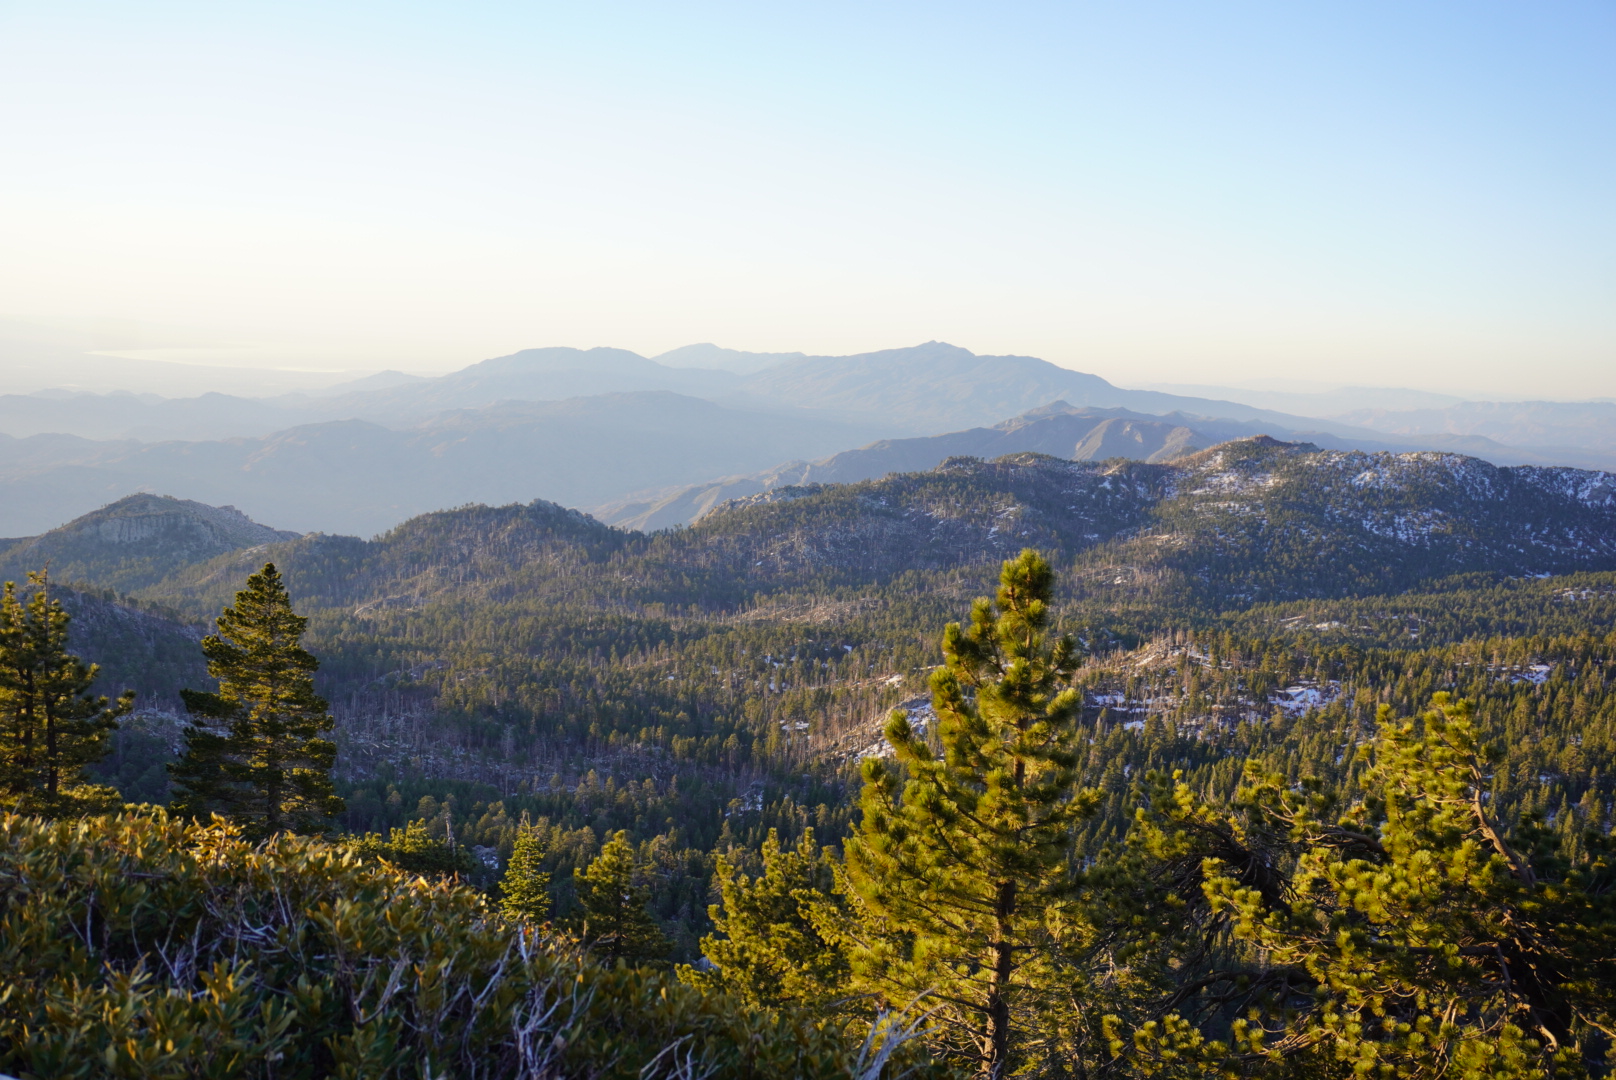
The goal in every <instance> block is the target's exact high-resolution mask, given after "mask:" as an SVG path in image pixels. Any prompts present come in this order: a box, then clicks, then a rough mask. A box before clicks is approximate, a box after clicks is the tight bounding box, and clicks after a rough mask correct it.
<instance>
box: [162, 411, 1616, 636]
mask: <svg viewBox="0 0 1616 1080" xmlns="http://www.w3.org/2000/svg"><path fill="white" fill-rule="evenodd" d="M513 530H514V531H513ZM534 530H538V531H537V532H534ZM535 536H542V538H543V540H542V543H541V542H539V541H537V540H534V539H533V537H535ZM1026 546H1033V547H1039V548H1042V549H1044V550H1047V551H1049V552H1051V553H1052V554H1054V555H1055V556H1056V557H1057V558H1058V559H1060V560H1062V561H1063V562H1066V563H1068V564H1070V565H1073V566H1075V567H1077V568H1079V569H1081V571H1082V573H1081V577H1082V579H1083V581H1084V584H1083V586H1082V588H1083V589H1084V590H1085V591H1086V592H1087V593H1089V594H1091V597H1092V598H1093V599H1094V600H1095V601H1096V602H1101V601H1102V600H1104V602H1106V603H1116V604H1120V605H1124V606H1126V605H1128V604H1133V603H1135V602H1137V600H1138V598H1139V597H1140V596H1141V595H1142V594H1147V593H1148V594H1149V595H1150V596H1152V597H1154V598H1155V601H1154V602H1159V603H1170V604H1182V603H1193V604H1196V605H1200V606H1207V607H1210V608H1214V609H1215V608H1218V607H1220V606H1225V605H1229V604H1240V605H1244V604H1247V603H1250V602H1253V601H1261V600H1283V599H1291V598H1299V597H1309V596H1313V597H1334V596H1345V595H1353V594H1363V593H1371V592H1375V593H1380V592H1388V591H1395V590H1398V589H1402V588H1407V587H1410V586H1412V585H1414V584H1415V583H1418V582H1420V581H1425V580H1429V579H1434V578H1441V577H1446V576H1449V575H1452V574H1458V573H1489V574H1506V575H1507V574H1513V575H1523V574H1537V573H1547V572H1555V573H1566V572H1572V571H1579V570H1607V569H1616V476H1613V475H1612V474H1609V473H1597V472H1586V471H1582V470H1576V469H1563V468H1539V467H1518V468H1499V467H1497V466H1493V465H1489V464H1488V463H1486V462H1483V461H1478V460H1476V459H1474V458H1466V457H1462V456H1459V455H1449V454H1435V453H1415V454H1365V453H1361V452H1355V451H1331V450H1320V449H1319V448H1317V447H1314V446H1310V445H1307V444H1296V443H1282V442H1279V441H1277V440H1274V439H1269V438H1265V437H1259V438H1254V439H1245V440H1239V441H1235V442H1230V443H1224V444H1221V445H1219V446H1217V447H1214V448H1212V449H1210V450H1205V451H1201V452H1199V453H1197V454H1194V455H1191V456H1190V457H1187V458H1184V459H1181V460H1179V461H1176V462H1172V463H1163V464H1150V463H1145V462H1132V461H1121V460H1115V459H1113V460H1108V461H1103V462H1079V461H1066V460H1060V459H1057V458H1053V457H1049V456H1046V455H1041V454H1014V455H1009V456H1007V457H1004V458H1000V459H998V460H996V461H983V460H981V459H979V458H973V457H957V458H951V459H949V460H947V461H945V462H943V464H942V465H941V466H939V467H938V468H936V469H933V470H928V471H925V472H913V473H905V474H900V475H893V476H888V477H886V478H885V479H882V480H869V481H864V482H861V483H856V484H824V485H821V484H808V485H803V486H788V487H780V488H776V489H775V490H773V491H769V492H765V493H761V494H758V495H754V496H751V497H748V498H742V499H737V500H732V501H730V502H727V503H725V504H723V505H721V506H720V507H718V508H717V509H716V510H714V511H713V512H712V513H710V514H709V515H707V516H706V517H705V518H703V519H702V520H701V521H700V522H698V523H697V524H695V525H694V526H692V527H690V528H687V529H682V530H678V531H675V532H668V533H660V534H657V535H653V536H646V535H643V534H636V533H625V532H622V531H620V530H616V529H612V528H608V527H607V526H605V525H602V524H601V523H599V522H597V521H595V520H593V519H591V518H588V517H584V516H582V515H579V514H577V513H576V512H575V511H566V510H563V509H561V508H560V507H556V506H554V505H553V504H547V503H534V504H531V505H530V506H527V507H520V506H517V507H502V508H496V509H489V508H486V507H468V508H466V509H464V510H457V511H449V512H444V513H440V514H433V515H427V516H425V517H422V518H417V519H414V520H412V521H411V522H407V523H406V524H405V525H403V526H400V527H399V528H398V529H395V530H393V531H392V532H390V533H388V534H386V535H385V536H382V537H378V538H377V539H376V540H375V541H371V542H363V541H358V540H352V539H348V538H340V537H305V538H303V539H301V540H298V541H294V542H292V543H291V544H288V545H281V546H280V547H279V548H277V549H275V550H278V551H280V552H281V553H282V556H281V557H283V558H285V559H286V560H287V565H288V568H289V570H288V572H289V573H294V574H295V573H302V572H308V573H311V574H313V575H314V577H313V578H311V584H310V586H309V587H312V588H314V589H315V591H316V592H317V593H318V595H321V596H324V597H326V600H323V601H322V603H332V604H340V605H344V606H346V605H363V604H370V603H377V602H381V603H383V604H384V605H385V604H389V603H397V604H403V605H404V606H409V605H411V604H418V603H421V602H425V601H424V599H423V598H425V597H427V596H428V595H429V594H430V595H438V594H453V593H455V592H456V591H457V590H466V589H469V590H471V591H473V592H477V593H479V594H481V595H488V596H498V595H504V594H505V590H508V589H510V588H513V587H514V585H513V584H512V583H514V582H515V581H517V580H519V579H520V580H523V581H524V582H525V584H524V585H523V586H522V588H523V589H524V590H530V589H531V590H536V593H535V594H534V595H539V594H550V595H556V596H561V595H565V596H568V597H572V598H574V599H577V598H579V597H581V596H592V597H595V598H596V601H598V602H600V603H602V604H606V605H607V606H608V607H616V606H620V605H623V604H628V605H630V606H636V605H639V604H643V603H651V602H655V603H661V604H680V603H690V604H696V605H698V606H700V607H702V608H704V609H710V608H713V607H714V606H716V607H718V608H723V607H725V606H731V605H737V604H745V603H748V602H752V601H753V600H755V599H756V598H757V597H760V596H765V595H768V594H771V593H774V592H778V591H780V590H791V589H800V588H809V587H811V588H812V589H814V590H824V589H833V588H853V589H858V588H865V587H871V586H875V585H879V584H881V583H883V582H888V581H891V580H893V579H895V578H897V577H899V576H901V575H906V574H914V573H932V572H946V573H953V572H955V571H958V570H961V569H963V568H969V567H990V566H991V565H993V564H995V563H996V562H997V561H998V560H1000V559H1002V558H1004V557H1006V556H1008V555H1012V554H1014V553H1015V552H1016V551H1019V550H1020V549H1021V548H1022V547H1026ZM338 552H342V553H344V554H341V557H340V559H339V560H338V561H336V562H333V561H332V560H334V559H338V555H337V554H334V553H338ZM342 560H346V561H342ZM502 560H505V561H504V562H502ZM252 561H253V560H252V559H247V558H244V557H242V556H239V555H227V556H224V557H222V558H221V559H219V560H215V563H213V564H208V566H205V567H197V568H193V569H192V570H191V571H187V572H186V573H184V574H182V575H180V576H179V577H177V578H175V579H171V580H170V581H169V582H166V583H163V584H161V585H159V586H157V587H156V589H155V591H154V592H153V594H152V595H154V596H160V597H165V598H167V599H170V600H177V599H178V598H180V597H181V596H200V595H202V594H203V593H205V592H206V589H207V588H210V587H213V586H212V585H209V583H210V582H211V583H215V584H217V585H218V587H219V588H222V587H223V584H222V583H225V582H233V581H236V580H239V578H240V576H242V575H243V574H244V572H246V571H247V570H249V569H250V568H251V567H250V563H251V562H252ZM315 566H320V567H323V569H320V570H318V572H317V573H316V572H315V571H314V570H313V567H315ZM389 568H391V569H389ZM540 568H542V575H541V578H534V577H532V575H533V574H534V573H539V572H540ZM422 575H426V576H425V577H422ZM315 579H318V582H319V584H312V582H313V581H314V580H315ZM422 582H430V584H429V585H423V584H422ZM198 590H202V591H201V592H198ZM557 590H559V591H557ZM219 595H220V596H222V595H223V594H222V593H221V594H219ZM524 595H525V593H524ZM209 596H210V600H216V599H218V597H217V596H212V594H209ZM399 597H404V598H406V599H407V603H406V601H405V600H399V599H398V598H399ZM1107 597H1109V599H1105V598H1107ZM408 598H413V599H408Z"/></svg>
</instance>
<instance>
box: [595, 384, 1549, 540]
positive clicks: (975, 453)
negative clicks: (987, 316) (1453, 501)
mask: <svg viewBox="0 0 1616 1080" xmlns="http://www.w3.org/2000/svg"><path fill="white" fill-rule="evenodd" d="M1261 434H1266V435H1272V436H1276V437H1280V438H1284V439H1288V440H1292V441H1307V442H1313V443H1316V444H1318V445H1320V446H1322V447H1324V448H1326V449H1337V450H1343V449H1362V450H1370V451H1383V452H1393V453H1395V452H1404V451H1407V450H1409V449H1411V447H1409V446H1407V445H1397V444H1395V443H1386V442H1375V441H1367V440H1360V439H1347V438H1342V437H1340V436H1337V435H1331V434H1327V433H1322V432H1314V431H1291V430H1287V429H1285V428H1280V427H1275V426H1273V425H1270V424H1266V423H1260V422H1252V421H1235V420H1212V419H1207V418H1204V417H1195V416H1187V415H1185V414H1184V413H1176V412H1175V413H1169V414H1167V415H1166V416H1151V415H1148V414H1145V413H1136V412H1133V411H1131V410H1127V409H1096V408H1091V407H1081V408H1079V407H1076V406H1073V405H1069V404H1067V403H1066V402H1064V401H1056V402H1053V403H1052V404H1049V405H1045V406H1042V407H1040V408H1037V409H1033V410H1030V411H1029V412H1026V413H1024V414H1022V415H1021V416H1017V417H1012V418H1011V419H1009V420H1006V421H1004V422H1002V423H999V424H995V425H993V426H992V427H980V428H971V429H969V430H967V431H956V432H951V433H949V434H946V435H934V436H929V437H916V438H910V439H882V440H879V441H877V442H874V443H871V444H870V445H868V446H865V447H861V448H860V449H857V450H846V451H843V452H842V453H840V454H833V455H831V456H830V457H827V458H823V459H821V460H819V461H814V462H804V461H789V462H785V463H783V464H780V465H776V466H775V467H774V468H772V469H769V470H766V471H764V472H760V473H754V474H750V475H738V476H726V477H721V478H719V479H717V480H712V481H708V482H706V483H702V484H693V485H689V486H687V487H679V488H666V489H661V490H656V491H650V492H637V493H635V494H633V495H630V496H628V497H626V498H624V499H621V500H617V501H615V502H609V503H605V504H602V505H599V506H596V507H592V508H591V512H592V513H593V514H595V516H596V517H599V518H600V519H601V520H602V521H605V522H608V523H610V524H613V525H619V526H622V527H623V528H629V529H642V530H648V531H649V530H655V529H665V528H672V527H675V526H678V525H683V524H688V523H690V522H692V521H696V520H699V519H700V518H701V516H702V515H703V514H706V513H708V512H710V511H711V510H712V509H713V507H715V506H717V505H718V504H719V503H722V502H724V501H725V500H727V499H735V498H743V497H746V496H750V495H757V494H760V493H762V492H765V491H771V490H773V489H774V488H777V487H784V486H790V485H802V484H809V483H825V484H846V483H854V482H857V481H860V480H874V479H879V478H880V477H883V476H886V475H888V474H889V473H901V472H919V471H923V470H926V469H930V468H933V467H934V466H935V465H936V464H937V463H938V462H940V461H942V460H944V459H945V458H949V457H957V456H960V455H967V456H971V457H981V458H997V457H1002V456H1003V455H1005V454H1016V453H1036V454H1048V455H1050V456H1052V457H1058V458H1065V459H1068V460H1074V461H1098V460H1104V459H1106V458H1114V457H1115V458H1129V459H1132V460H1135V461H1150V462H1157V461H1170V460H1172V459H1174V458H1176V457H1180V456H1182V455H1184V454H1187V453H1190V452H1191V451H1194V450H1199V449H1203V448H1205V447H1209V446H1213V445H1215V444H1217V443H1221V442H1225V441H1228V440H1230V439H1240V438H1249V437H1251V436H1254V435H1261ZM1454 441H1455V442H1456V443H1460V444H1463V445H1461V446H1459V447H1458V449H1460V450H1471V449H1473V447H1472V446H1471V445H1469V444H1470V443H1472V442H1475V443H1482V444H1484V445H1483V449H1482V453H1483V454H1484V455H1485V456H1486V458H1487V460H1490V461H1493V462H1494V463H1496V464H1506V465H1518V464H1528V463H1531V464H1538V463H1543V462H1544V460H1545V459H1542V458H1539V457H1537V456H1536V455H1530V454H1527V455H1519V454H1515V453H1512V452H1509V451H1508V448H1506V447H1500V446H1497V444H1492V443H1490V442H1489V441H1488V440H1485V439H1481V438H1479V437H1473V436H1471V437H1464V438H1459V437H1454ZM1493 451H1497V452H1493Z"/></svg>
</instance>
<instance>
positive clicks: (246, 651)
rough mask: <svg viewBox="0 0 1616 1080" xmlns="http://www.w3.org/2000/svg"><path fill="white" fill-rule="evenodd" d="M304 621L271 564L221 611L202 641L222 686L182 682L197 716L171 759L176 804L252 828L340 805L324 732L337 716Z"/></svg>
mask: <svg viewBox="0 0 1616 1080" xmlns="http://www.w3.org/2000/svg"><path fill="white" fill-rule="evenodd" d="M307 625H308V620H307V619H305V618H302V617H301V616H299V615H297V614H295V613H294V612H293V611H292V603H291V600H290V598H289V597H288V596H287V594H286V586H285V585H284V584H282V582H281V576H280V573H279V572H278V571H277V570H276V569H275V565H274V564H273V563H266V564H265V566H264V568H263V569H262V570H261V571H259V572H258V573H256V574H254V575H252V576H251V577H249V578H248V579H247V587H246V588H245V589H243V590H242V591H241V592H239V593H237V594H236V601H235V603H234V604H232V605H231V606H230V607H227V608H225V609H224V612H223V614H221V615H220V616H219V620H218V627H219V632H218V634H216V635H213V636H210V637H207V638H204V639H203V641H202V652H203V654H204V655H205V656H206V657H207V659H208V674H210V675H212V676H213V677H214V678H215V679H217V680H218V681H219V689H218V691H217V692H215V693H204V692H201V691H197V690H183V691H181V696H182V697H183V698H184V700H185V708H186V710H187V711H189V712H190V713H191V715H192V716H193V717H195V718H196V719H194V720H193V721H192V722H191V724H190V725H189V726H187V727H186V729H185V753H184V755H183V756H182V757H181V758H180V760H179V761H177V762H175V763H174V764H173V765H172V766H170V772H171V774H172V775H173V777H174V783H175V786H176V788H177V789H178V791H177V794H176V796H175V799H174V808H175V809H176V810H178V811H179V812H181V813H185V814H190V815H193V816H202V815H206V814H210V813H217V814H220V815H222V816H224V817H226V818H228V819H229V820H231V821H233V822H235V823H236V824H238V825H241V826H243V827H244V828H245V829H246V830H247V831H248V833H249V834H251V835H255V836H269V835H272V834H274V833H278V832H311V831H319V830H320V829H322V828H323V827H325V825H326V823H327V821H328V819H329V818H330V817H331V816H332V815H333V814H336V813H339V812H340V811H341V810H342V800H341V799H339V798H338V797H337V796H336V795H335V794H334V793H333V789H332V786H331V766H332V764H333V763H334V762H335V761H336V754H337V748H336V745H335V744H334V743H332V742H331V741H330V740H329V739H326V738H324V737H323V736H324V735H326V733H328V732H330V731H331V729H332V728H333V727H334V726H335V725H334V721H333V720H332V718H331V715H330V713H329V712H328V711H327V705H326V703H325V701H324V700H322V699H321V698H320V697H318V696H317V695H316V694H315V692H314V672H315V670H316V669H317V668H318V667H319V661H317V660H315V658H314V657H313V656H312V655H311V654H310V653H309V652H308V651H307V650H305V649H304V648H303V647H302V646H301V645H300V644H299V640H300V639H301V637H302V635H303V630H304V628H305V627H306V626H307Z"/></svg>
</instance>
